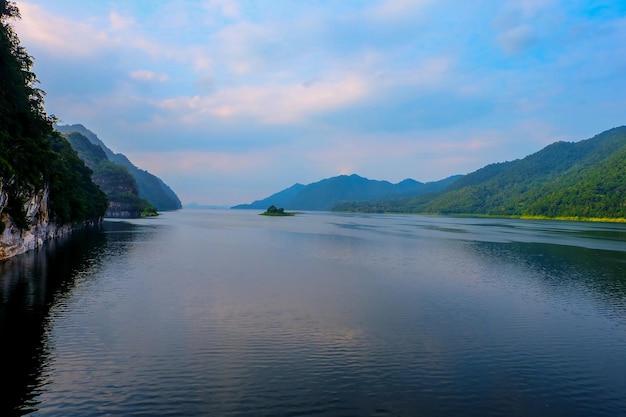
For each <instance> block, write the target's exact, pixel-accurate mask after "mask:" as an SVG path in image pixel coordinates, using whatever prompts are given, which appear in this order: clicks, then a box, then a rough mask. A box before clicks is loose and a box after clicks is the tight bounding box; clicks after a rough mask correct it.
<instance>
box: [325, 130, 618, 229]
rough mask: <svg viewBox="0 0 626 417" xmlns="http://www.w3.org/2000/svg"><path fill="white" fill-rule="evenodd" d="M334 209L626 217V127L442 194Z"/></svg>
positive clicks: (481, 174)
mask: <svg viewBox="0 0 626 417" xmlns="http://www.w3.org/2000/svg"><path fill="white" fill-rule="evenodd" d="M334 209H335V210H340V211H358V212H396V213H437V214H474V215H494V216H529V217H546V218H573V219H591V218H599V219H624V218H626V126H621V127H617V128H614V129H610V130H607V131H605V132H603V133H601V134H599V135H596V136H595V137H593V138H591V139H587V140H582V141H579V142H556V143H553V144H551V145H549V146H547V147H545V148H544V149H542V150H541V151H539V152H537V153H534V154H532V155H529V156H527V157H526V158H524V159H519V160H515V161H511V162H503V163H496V164H491V165H487V166H485V167H484V168H481V169H479V170H477V171H475V172H472V173H471V174H468V175H465V176H463V177H462V178H459V179H458V180H457V181H455V182H454V183H452V184H450V185H449V186H448V187H447V188H445V189H444V190H442V191H441V192H439V193H435V194H430V195H421V196H414V197H411V198H398V199H388V200H386V201H384V202H380V201H379V202H372V201H368V202H346V203H342V204H339V205H337V206H335V207H334Z"/></svg>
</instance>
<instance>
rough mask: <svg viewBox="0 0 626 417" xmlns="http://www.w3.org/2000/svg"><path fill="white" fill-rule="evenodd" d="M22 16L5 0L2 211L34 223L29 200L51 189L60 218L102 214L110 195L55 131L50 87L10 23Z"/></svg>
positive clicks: (1, 19)
mask: <svg viewBox="0 0 626 417" xmlns="http://www.w3.org/2000/svg"><path fill="white" fill-rule="evenodd" d="M19 17H20V16H19V10H18V8H17V6H16V5H15V3H14V2H9V1H6V0H0V191H1V192H2V193H3V194H4V199H5V201H4V206H0V214H1V213H3V212H4V213H6V214H8V215H9V216H10V217H11V219H12V220H13V222H14V223H15V224H16V225H18V226H19V227H20V228H27V227H29V219H27V217H26V213H25V212H24V203H25V201H26V199H28V198H31V197H32V196H33V195H35V194H37V193H39V192H41V191H43V190H44V189H48V190H49V192H50V200H49V202H50V210H51V216H52V220H54V221H55V222H57V223H61V224H64V223H73V222H82V221H84V220H88V219H91V218H97V217H100V216H102V215H103V214H104V211H105V209H106V196H105V195H104V193H102V191H100V189H99V188H98V187H97V186H96V185H95V184H94V183H93V182H92V181H91V179H90V171H89V170H88V168H86V167H85V166H84V164H83V163H82V161H81V160H80V159H79V158H78V157H77V156H76V153H75V152H74V151H73V150H72V149H71V147H70V146H69V144H68V143H67V141H66V140H65V139H64V138H62V137H61V136H60V135H59V134H57V133H55V132H54V129H53V126H54V122H55V118H54V116H48V115H47V114H46V112H45V110H44V96H45V92H44V91H43V90H41V89H40V88H38V87H37V84H38V80H37V77H36V75H35V73H34V72H33V71H32V66H33V58H32V57H31V56H30V55H28V53H27V52H26V49H25V48H24V47H22V46H21V45H20V41H19V38H18V36H17V34H16V33H15V31H14V30H13V27H12V26H11V25H10V21H11V19H17V18H19ZM3 226H4V224H0V227H3Z"/></svg>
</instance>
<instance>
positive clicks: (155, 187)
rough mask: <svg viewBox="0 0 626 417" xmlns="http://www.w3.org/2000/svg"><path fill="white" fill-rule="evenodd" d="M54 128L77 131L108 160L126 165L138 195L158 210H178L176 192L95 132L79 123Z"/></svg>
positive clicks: (179, 203)
mask: <svg viewBox="0 0 626 417" xmlns="http://www.w3.org/2000/svg"><path fill="white" fill-rule="evenodd" d="M56 130H57V131H59V132H62V133H70V132H78V133H80V134H81V135H83V136H84V137H86V138H87V139H89V141H90V142H91V143H93V144H94V145H98V146H100V147H101V148H102V150H103V151H104V153H105V154H106V156H107V158H108V159H109V161H111V162H113V163H115V164H118V165H121V166H123V167H126V168H127V169H128V171H129V172H130V173H131V175H132V176H133V177H134V178H135V181H136V182H137V187H138V189H139V197H141V198H143V199H146V200H148V202H150V204H152V205H153V206H155V207H156V208H157V209H158V210H165V211H166V210H178V209H180V208H182V204H181V202H180V200H179V198H178V196H177V195H176V193H175V192H174V191H173V190H172V189H171V188H170V187H169V186H167V184H165V183H164V182H163V181H162V180H161V179H160V178H159V177H157V176H155V175H153V174H151V173H149V172H148V171H145V170H142V169H139V168H137V167H136V166H135V165H134V164H133V163H132V162H130V160H129V159H128V158H127V157H126V156H125V155H124V154H121V153H114V152H113V151H112V150H111V149H109V148H108V147H107V146H106V145H105V144H104V142H102V140H100V139H99V138H98V136H96V134H95V133H93V132H92V131H90V130H89V129H87V128H86V127H85V126H83V125H81V124H75V125H57V126H56Z"/></svg>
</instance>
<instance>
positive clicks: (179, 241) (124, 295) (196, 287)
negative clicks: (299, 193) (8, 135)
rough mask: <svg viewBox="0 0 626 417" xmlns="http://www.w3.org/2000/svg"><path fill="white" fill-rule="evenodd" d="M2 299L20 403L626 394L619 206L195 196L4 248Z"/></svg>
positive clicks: (543, 410) (599, 404)
mask: <svg viewBox="0 0 626 417" xmlns="http://www.w3.org/2000/svg"><path fill="white" fill-rule="evenodd" d="M0 303H1V304H0V314H1V315H0V326H1V327H0V332H1V333H0V335H1V340H2V351H1V352H0V353H1V354H2V358H3V360H4V361H5V363H6V366H10V369H11V371H10V372H9V373H7V374H5V376H3V379H5V381H7V380H10V382H11V386H12V388H11V389H10V390H9V391H8V395H7V396H6V397H5V396H3V399H2V407H3V410H5V409H6V410H11V412H12V413H14V414H27V413H33V415H41V416H49V415H50V416H51V415H59V416H91V415H110V416H115V415H119V416H127V415H172V416H175V415H176V416H178V415H190V416H191V415H193V416H200V415H206V416H208V415H216V416H420V415H423V416H449V415H459V416H490V415H491V416H500V415H508V416H590V415H593V416H617V415H620V414H623V413H624V410H626V356H625V355H626V226H624V225H612V224H588V223H569V222H548V221H516V220H493V219H465V218H462V219H459V218H450V217H427V216H401V215H398V216H390V215H341V214H331V213H305V214H302V215H299V216H295V217H281V218H272V217H265V216H258V215H257V213H256V212H253V211H214V210H182V211H179V212H173V213H165V214H164V215H162V216H161V217H158V218H155V219H145V220H137V221H132V222H121V221H115V222H114V221H111V222H105V224H104V225H103V227H102V229H101V230H93V231H86V232H84V233H78V234H76V235H75V236H73V237H72V238H71V239H69V240H68V241H64V242H58V243H57V244H51V245H48V246H47V247H46V250H45V251H39V252H33V253H29V254H27V255H24V256H21V257H18V258H15V259H13V260H10V261H8V262H5V263H3V264H0ZM7 340H10V341H12V342H11V343H6V342H5V341H7ZM2 415H4V414H2Z"/></svg>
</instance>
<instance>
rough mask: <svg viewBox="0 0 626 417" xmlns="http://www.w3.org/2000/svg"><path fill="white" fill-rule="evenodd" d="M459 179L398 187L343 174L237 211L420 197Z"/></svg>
mask: <svg viewBox="0 0 626 417" xmlns="http://www.w3.org/2000/svg"><path fill="white" fill-rule="evenodd" d="M457 179H458V177H450V178H447V179H445V180H441V181H436V182H430V183H426V184H424V183H421V182H418V181H415V180H412V179H406V180H404V181H401V182H399V183H398V184H392V183H390V182H389V181H377V180H370V179H367V178H363V177H360V176H358V175H356V174H353V175H349V176H348V175H340V176H338V177H332V178H327V179H324V180H321V181H318V182H315V183H312V184H308V185H302V184H294V185H292V186H291V187H289V188H287V189H285V190H283V191H280V192H278V193H276V194H273V195H271V196H269V197H267V198H265V199H263V200H257V201H254V202H253V203H251V204H240V205H237V206H234V207H232V208H234V209H266V208H268V207H269V206H271V205H274V206H276V207H283V208H285V209H290V210H331V209H332V208H333V207H335V206H336V205H337V204H339V203H341V202H344V201H371V200H377V199H385V198H387V199H388V198H394V197H395V198H397V197H403V196H417V195H420V194H422V193H428V192H436V191H439V190H441V189H443V188H444V187H446V186H447V185H449V184H451V183H452V182H454V181H455V180H457Z"/></svg>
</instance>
